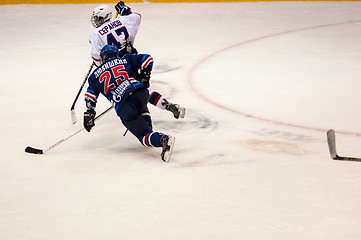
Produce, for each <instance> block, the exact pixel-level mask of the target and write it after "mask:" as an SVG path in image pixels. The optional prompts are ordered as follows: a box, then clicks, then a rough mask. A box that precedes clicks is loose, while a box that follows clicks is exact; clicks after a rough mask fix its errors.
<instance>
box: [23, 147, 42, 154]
mask: <svg viewBox="0 0 361 240" xmlns="http://www.w3.org/2000/svg"><path fill="white" fill-rule="evenodd" d="M25 152H27V153H32V154H43V153H44V151H43V150H42V149H37V148H33V147H29V146H28V147H26V148H25Z"/></svg>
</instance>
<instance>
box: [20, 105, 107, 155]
mask: <svg viewBox="0 0 361 240" xmlns="http://www.w3.org/2000/svg"><path fill="white" fill-rule="evenodd" d="M112 108H113V107H110V108H108V109H107V110H105V111H104V112H102V113H101V114H100V115H98V116H97V117H96V118H95V119H94V121H96V120H98V119H99V118H101V117H102V116H104V115H105V114H106V113H107V112H109V111H110V110H111V109H112ZM84 129H85V128H84V127H83V128H82V129H79V130H78V131H76V132H74V133H72V134H71V135H69V136H67V137H65V138H63V139H60V140H59V141H57V142H56V143H54V144H53V145H51V146H49V147H48V148H46V149H38V148H33V147H29V146H28V147H26V148H25V152H27V153H33V154H44V153H46V152H47V151H49V150H51V149H53V148H55V147H57V146H58V145H60V144H61V143H63V142H65V141H66V140H68V139H70V138H72V137H74V136H75V135H77V134H78V133H80V132H81V131H83V130H84Z"/></svg>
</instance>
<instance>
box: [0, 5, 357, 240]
mask: <svg viewBox="0 0 361 240" xmlns="http://www.w3.org/2000/svg"><path fill="white" fill-rule="evenodd" d="M95 6H96V5H19V6H0V11H1V14H0V30H1V34H0V46H1V47H0V54H1V60H0V61H1V64H0V66H1V67H0V69H1V75H0V76H1V78H0V79H1V86H2V91H1V94H0V107H1V112H0V119H1V124H0V131H1V132H0V133H1V134H0V144H1V146H2V147H1V151H0V193H1V195H0V239H4V240H40V239H44V240H45V239H46V240H48V239H51V240H65V239H66V240H79V239H84V240H93V239H94V240H99V239H126V240H133V239H139V240H140V239H141V240H144V239H152V240H153V239H154V240H163V239H167V240H169V239H172V240H185V239H188V240H189V239H197V240H219V239H228V240H239V239H247V240H258V239H262V240H264V239H270V240H290V239H292V240H294V239H300V240H306V239H307V240H320V239H327V240H341V239H342V240H359V239H361V228H360V225H361V163H351V162H340V161H333V160H331V159H330V156H329V153H328V148H327V143H326V131H327V129H329V128H334V129H335V130H336V136H337V144H338V151H339V154H340V155H347V156H349V155H352V156H360V155H361V148H360V146H361V137H360V135H361V134H360V133H361V127H360V126H361V125H360V123H361V112H360V103H361V96H360V90H361V82H360V76H361V68H360V66H361V45H360V39H361V2H282V3H277V2H274V3H227V4H225V3H218V4H217V3H203V4H131V7H132V8H133V9H135V10H137V11H139V12H140V13H141V14H142V16H143V19H142V24H141V28H140V30H139V33H138V36H137V39H136V43H135V45H136V47H137V49H138V50H139V51H140V52H145V53H150V54H151V55H152V56H153V57H154V59H155V68H154V72H153V74H152V81H153V83H152V86H153V88H155V89H157V90H159V91H160V92H162V93H163V94H164V95H165V96H166V97H167V98H168V99H169V100H170V101H172V102H176V103H180V104H181V105H183V106H185V107H186V108H187V114H186V118H185V119H184V120H175V119H174V118H173V117H172V115H171V113H169V112H165V111H162V110H159V109H156V108H154V107H152V106H151V107H150V110H151V113H152V117H153V122H154V128H155V129H156V130H159V131H162V132H165V133H168V134H172V135H174V136H175V137H176V146H175V148H174V152H173V156H172V159H171V161H170V162H169V163H168V164H165V163H163V162H162V161H161V160H160V157H159V154H160V150H159V149H147V148H144V147H142V146H141V145H140V143H139V142H138V141H137V140H136V139H135V138H134V137H133V136H132V135H131V134H129V133H128V134H127V135H126V136H125V137H123V136H122V135H123V133H124V131H125V129H124V127H123V126H122V125H121V123H120V121H119V119H118V118H117V117H116V115H115V114H114V112H111V113H108V114H107V115H106V116H105V117H104V118H102V119H100V120H99V122H97V124H96V126H95V128H94V129H93V131H92V132H91V133H87V132H85V131H83V132H81V133H79V134H78V135H76V136H74V137H73V138H71V139H69V140H68V141H66V142H64V143H62V144H61V145H59V146H57V147H56V148H54V149H53V150H51V151H49V152H47V153H46V154H44V155H31V154H27V153H25V152H24V149H25V147H26V146H28V145H30V146H33V147H37V148H47V147H48V146H50V145H52V144H54V143H55V142H57V141H59V140H60V139H62V138H64V137H66V136H69V135H70V134H72V133H73V132H75V131H77V130H78V129H79V128H81V127H82V125H81V123H82V121H81V119H82V112H83V111H84V109H85V106H84V103H83V101H82V97H81V98H80V100H79V101H78V103H77V105H76V113H77V116H78V119H79V122H78V123H77V124H76V125H75V126H73V125H72V124H71V118H70V106H71V104H72V102H73V100H74V97H75V95H76V93H77V91H78V89H79V87H80V85H81V82H82V81H83V79H84V76H85V74H86V72H87V71H88V68H89V65H90V63H91V61H90V45H89V44H88V37H89V34H90V32H91V31H92V26H91V24H90V13H91V11H92V9H93V8H94V7H95ZM108 106H109V104H108V103H107V102H106V101H105V100H104V99H101V100H100V101H99V106H98V108H97V112H98V113H101V112H102V111H103V110H105V109H106V108H107V107H108Z"/></svg>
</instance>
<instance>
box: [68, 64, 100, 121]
mask: <svg viewBox="0 0 361 240" xmlns="http://www.w3.org/2000/svg"><path fill="white" fill-rule="evenodd" d="M94 65H95V64H94V62H92V64H91V65H90V68H89V71H88V73H87V74H86V76H85V78H84V81H83V83H82V84H81V86H80V89H79V91H78V94H77V95H76V97H75V99H74V102H73V105H71V108H70V114H71V120H72V122H73V124H75V123H76V122H77V118H76V114H75V104H76V102H77V101H78V98H79V95H80V93H81V91H82V90H83V87H84V85H85V83H86V81H87V80H88V77H89V75H90V73H91V71H92V69H93V66H94Z"/></svg>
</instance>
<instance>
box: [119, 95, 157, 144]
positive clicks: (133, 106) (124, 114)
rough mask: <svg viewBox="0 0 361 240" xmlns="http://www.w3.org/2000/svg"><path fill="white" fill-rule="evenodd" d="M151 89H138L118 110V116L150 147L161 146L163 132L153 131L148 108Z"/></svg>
mask: <svg viewBox="0 0 361 240" xmlns="http://www.w3.org/2000/svg"><path fill="white" fill-rule="evenodd" d="M148 100H149V91H148V90H147V89H145V88H140V89H137V90H136V91H134V92H132V94H131V95H130V96H128V98H127V100H126V101H125V102H124V104H123V106H122V107H121V108H120V109H119V110H118V116H119V117H120V119H121V120H122V123H123V125H124V126H125V127H126V128H127V129H128V130H129V131H130V132H131V133H132V134H133V135H134V136H136V137H137V138H138V140H139V141H140V142H141V143H142V144H143V145H144V146H148V147H161V146H162V145H161V143H160V138H161V136H162V134H160V133H159V132H153V130H152V121H151V117H150V114H149V111H148V108H147V104H148Z"/></svg>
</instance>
